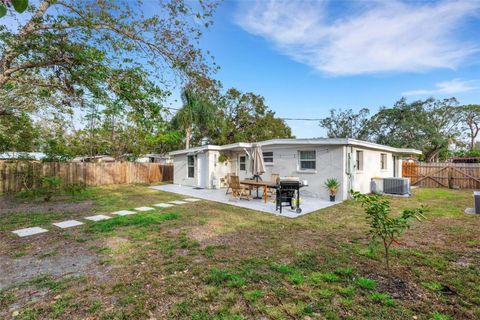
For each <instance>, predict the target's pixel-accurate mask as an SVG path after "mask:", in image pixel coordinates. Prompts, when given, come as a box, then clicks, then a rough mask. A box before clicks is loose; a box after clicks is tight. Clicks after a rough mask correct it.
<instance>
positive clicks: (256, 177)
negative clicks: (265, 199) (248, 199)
mask: <svg viewBox="0 0 480 320" xmlns="http://www.w3.org/2000/svg"><path fill="white" fill-rule="evenodd" d="M254 177H255V181H256V182H258V178H260V176H259V175H258V174H256V175H254ZM254 199H262V197H259V196H258V186H257V196H256V197H255V198H254Z"/></svg>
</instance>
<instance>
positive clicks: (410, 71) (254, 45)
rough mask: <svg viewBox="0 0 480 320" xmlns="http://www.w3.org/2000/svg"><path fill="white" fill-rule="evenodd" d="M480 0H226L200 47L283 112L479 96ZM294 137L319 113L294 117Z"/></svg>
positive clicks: (309, 133)
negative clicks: (306, 119) (402, 100)
mask: <svg viewBox="0 0 480 320" xmlns="http://www.w3.org/2000/svg"><path fill="white" fill-rule="evenodd" d="M479 31H480V0H475V1H473V0H472V1H463V2H452V1H420V2H419V1H417V2H411V1H410V2H405V1H404V2H400V1H388V2H382V1H368V2H367V1H356V2H355V1H320V0H319V1H315V2H292V1H267V0H260V1H253V0H252V1H250V0H249V1H238V2H237V1H233V0H230V1H225V2H223V3H222V4H221V5H220V7H219V8H218V10H217V12H216V16H215V24H214V25H213V27H212V28H211V29H210V30H209V31H207V32H206V33H205V36H204V38H203V40H202V47H204V48H206V49H208V50H210V51H211V53H212V54H213V55H214V56H215V61H216V62H217V64H218V65H219V66H220V67H221V69H220V70H219V72H218V73H217V74H216V75H215V78H217V79H219V80H221V81H222V83H223V85H224V87H225V89H226V88H230V87H235V88H237V89H240V90H241V91H252V92H255V93H258V94H261V95H263V96H264V97H265V99H266V102H267V104H268V105H269V106H270V108H271V109H273V110H274V111H275V112H276V113H277V115H278V116H280V117H288V118H290V117H301V118H322V117H324V116H326V115H327V114H328V112H329V110H330V109H331V108H352V109H354V110H357V109H360V108H362V107H368V108H370V109H371V110H372V112H375V111H376V110H377V109H378V108H379V107H380V106H391V105H392V104H393V103H394V102H395V101H396V100H398V99H399V98H401V97H402V96H406V97H407V99H408V100H415V99H424V98H427V97H429V96H433V97H436V98H445V97H451V96H455V97H457V98H458V99H459V101H460V102H461V103H462V104H463V103H464V104H467V103H480V51H479V50H480V43H479V41H478V40H477V39H478V35H479V34H480V32H479ZM288 124H289V125H290V126H291V128H292V130H293V134H294V135H296V136H297V137H319V136H324V131H323V130H322V129H321V128H320V127H319V126H318V123H317V122H304V121H288Z"/></svg>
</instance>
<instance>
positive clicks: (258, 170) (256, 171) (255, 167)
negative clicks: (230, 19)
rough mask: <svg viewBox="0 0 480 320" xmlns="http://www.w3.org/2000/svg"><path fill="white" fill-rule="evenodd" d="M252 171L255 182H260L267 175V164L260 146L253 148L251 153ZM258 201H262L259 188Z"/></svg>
mask: <svg viewBox="0 0 480 320" xmlns="http://www.w3.org/2000/svg"><path fill="white" fill-rule="evenodd" d="M250 169H251V172H252V173H253V176H254V177H255V180H257V181H258V178H260V176H261V175H262V174H264V173H265V164H264V163H263V152H262V147H261V146H260V145H258V144H256V145H254V146H253V147H252V151H251V163H250ZM256 198H257V199H260V198H259V196H258V187H257V197H256Z"/></svg>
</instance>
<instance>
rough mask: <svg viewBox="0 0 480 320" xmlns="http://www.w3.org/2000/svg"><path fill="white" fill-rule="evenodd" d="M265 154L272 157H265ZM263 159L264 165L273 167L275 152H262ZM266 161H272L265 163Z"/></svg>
mask: <svg viewBox="0 0 480 320" xmlns="http://www.w3.org/2000/svg"><path fill="white" fill-rule="evenodd" d="M265 153H268V154H271V155H268V156H265ZM262 157H263V163H264V164H265V165H266V166H273V160H274V158H273V151H265V152H262ZM265 159H271V161H265Z"/></svg>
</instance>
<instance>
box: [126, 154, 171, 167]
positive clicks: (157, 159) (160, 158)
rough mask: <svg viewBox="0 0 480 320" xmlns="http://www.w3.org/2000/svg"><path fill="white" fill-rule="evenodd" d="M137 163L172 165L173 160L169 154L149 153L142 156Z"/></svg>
mask: <svg viewBox="0 0 480 320" xmlns="http://www.w3.org/2000/svg"><path fill="white" fill-rule="evenodd" d="M135 162H141V163H160V164H172V163H173V160H172V158H171V157H170V156H169V155H168V154H156V153H149V154H144V155H141V156H140V157H138V158H137V159H136V160H135Z"/></svg>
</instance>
